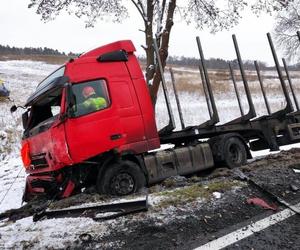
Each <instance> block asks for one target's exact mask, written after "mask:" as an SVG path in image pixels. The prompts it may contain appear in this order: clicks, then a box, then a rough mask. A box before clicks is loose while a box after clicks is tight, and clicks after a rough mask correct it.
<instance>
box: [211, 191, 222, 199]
mask: <svg viewBox="0 0 300 250" xmlns="http://www.w3.org/2000/svg"><path fill="white" fill-rule="evenodd" d="M212 194H213V196H214V197H215V198H216V199H220V198H221V196H222V195H221V193H220V192H213V193H212Z"/></svg>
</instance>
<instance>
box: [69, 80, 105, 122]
mask: <svg viewBox="0 0 300 250" xmlns="http://www.w3.org/2000/svg"><path fill="white" fill-rule="evenodd" d="M72 91H73V94H74V99H75V105H74V107H73V113H74V117H78V116H82V115H87V114H90V113H93V112H96V111H99V110H102V109H106V108H107V107H109V106H110V99H109V95H108V90H107V84H106V81H105V80H103V79H101V80H95V81H88V82H84V83H78V84H74V85H73V87H72Z"/></svg>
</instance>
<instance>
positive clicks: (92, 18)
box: [28, 0, 292, 105]
mask: <svg viewBox="0 0 300 250" xmlns="http://www.w3.org/2000/svg"><path fill="white" fill-rule="evenodd" d="M290 1H292V0H275V1H271V0H252V1H246V0H217V1H213V0H187V1H180V0H127V1H126V0H123V1H122V0H30V4H29V6H28V7H29V8H34V9H35V10H36V13H37V14H39V15H41V18H42V20H44V21H49V20H53V19H54V18H55V17H56V16H57V15H59V14H61V13H62V12H63V11H67V12H68V13H70V14H73V15H75V16H77V17H78V18H82V19H83V20H84V22H85V25H86V26H87V27H93V26H94V25H95V24H96V22H97V21H98V20H103V19H104V18H105V17H107V16H109V17H111V20H113V21H115V22H121V21H122V20H123V19H124V18H126V17H128V16H129V15H130V13H129V9H128V6H129V4H132V5H133V6H134V9H135V11H137V12H138V13H139V16H140V23H139V24H140V25H142V26H143V28H142V32H144V34H145V44H144V45H143V48H144V50H145V53H146V60H147V65H146V66H147V67H146V80H147V82H148V84H149V90H150V94H151V97H152V101H153V104H154V105H155V103H156V97H157V92H158V89H159V85H160V82H161V75H160V72H159V69H158V67H157V65H155V55H154V48H153V46H152V41H153V40H152V39H153V37H155V39H156V40H157V43H158V46H159V56H160V58H161V61H162V64H163V67H165V65H166V60H167V57H168V48H169V41H170V38H171V31H172V27H173V26H174V24H175V23H176V22H175V21H174V20H175V19H174V18H175V16H177V17H178V19H180V20H181V19H182V20H185V21H186V22H187V23H188V24H193V25H195V26H196V27H197V28H198V29H203V28H204V27H205V28H208V29H210V31H211V32H218V31H221V30H224V29H229V28H231V27H233V26H235V25H236V24H238V22H239V21H240V19H241V18H242V14H241V13H242V11H243V10H244V9H245V8H246V7H248V8H251V9H252V10H253V11H254V12H256V13H259V12H260V11H262V10H263V11H267V12H273V11H279V10H281V9H283V8H286V6H287V5H288V3H289V2H290ZM137 28H139V27H137Z"/></svg>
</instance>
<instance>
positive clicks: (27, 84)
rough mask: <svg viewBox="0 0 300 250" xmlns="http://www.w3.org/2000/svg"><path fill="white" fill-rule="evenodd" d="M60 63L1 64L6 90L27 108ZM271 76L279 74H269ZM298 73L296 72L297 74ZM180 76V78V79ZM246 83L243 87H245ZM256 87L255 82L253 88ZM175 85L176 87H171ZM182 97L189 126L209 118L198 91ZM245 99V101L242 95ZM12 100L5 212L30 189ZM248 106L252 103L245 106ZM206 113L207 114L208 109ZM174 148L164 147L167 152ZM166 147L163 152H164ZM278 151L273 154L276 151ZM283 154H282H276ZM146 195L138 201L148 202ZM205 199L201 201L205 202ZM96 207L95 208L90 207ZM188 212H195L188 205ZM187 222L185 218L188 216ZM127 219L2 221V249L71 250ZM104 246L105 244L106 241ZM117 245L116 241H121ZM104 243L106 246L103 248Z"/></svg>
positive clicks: (233, 105) (222, 102)
mask: <svg viewBox="0 0 300 250" xmlns="http://www.w3.org/2000/svg"><path fill="white" fill-rule="evenodd" d="M58 67H59V65H50V64H47V63H44V62H32V61H0V76H1V79H3V80H4V81H5V82H6V87H7V88H8V89H9V90H10V91H11V98H12V99H14V100H15V102H16V104H18V105H22V104H24V102H25V101H26V99H27V98H28V96H29V95H30V94H31V93H32V92H33V91H34V89H35V87H36V85H37V84H38V82H40V81H41V80H43V79H44V78H45V77H46V76H47V75H48V74H50V73H51V72H53V71H54V70H55V69H57V68H58ZM176 70H177V71H178V70H181V71H182V72H185V73H188V74H190V73H194V72H196V73H198V71H197V70H193V69H188V68H177V69H176ZM268 74H269V75H272V74H274V72H268ZM295 74H296V73H295ZM175 77H176V76H175ZM166 80H167V81H168V82H170V77H169V76H166ZM239 84H240V83H239ZM276 84H278V82H274V80H271V79H267V80H266V86H268V88H272V87H274V86H275V85H276ZM250 85H251V84H250ZM168 86H169V87H170V83H169V84H168ZM169 92H170V93H171V104H172V108H173V111H174V113H175V120H176V124H177V127H178V128H177V129H179V128H180V126H179V124H180V121H179V116H178V112H177V113H176V104H175V98H174V95H173V92H172V91H169ZM161 97H162V93H160V96H159V99H158V103H157V110H156V112H157V113H158V114H157V122H158V127H163V126H164V125H166V123H167V122H168V121H167V120H166V117H167V115H166V114H167V113H166V109H165V103H164V101H163V98H161ZM179 98H180V100H181V105H182V109H183V116H184V119H185V121H186V125H187V126H188V125H195V124H200V123H202V122H204V121H206V120H207V119H208V117H209V116H208V112H207V111H206V110H207V107H206V103H205V99H204V97H203V96H201V95H200V94H198V93H188V92H180V93H179ZM233 98H234V94H218V95H217V96H215V99H216V100H217V107H218V108H220V109H221V112H220V117H221V120H222V122H224V121H227V120H230V119H233V118H235V117H237V116H239V109H238V107H237V102H236V101H235V100H233ZM242 98H243V99H245V98H244V97H242ZM269 98H270V105H271V106H272V110H275V109H279V108H281V107H282V99H281V98H282V97H280V96H278V95H271V96H269ZM253 99H254V102H255V103H256V107H258V108H257V109H258V110H257V111H258V113H259V114H265V112H266V111H265V107H264V103H263V101H262V99H261V98H260V96H259V95H256V96H254V97H253ZM12 104H13V103H11V102H8V101H7V102H0V213H1V212H3V211H5V210H8V209H11V208H18V207H20V205H21V202H22V195H23V189H24V185H25V171H24V168H23V166H22V161H21V159H20V155H19V150H20V140H21V133H22V125H21V119H20V116H21V114H22V110H20V109H19V110H18V111H17V112H16V113H14V114H13V115H11V114H10V111H9V108H10V106H12ZM244 105H245V107H247V104H246V102H244ZM203 110H205V111H203ZM167 147H172V145H163V146H162V148H161V149H164V148H167ZM292 147H300V144H293V145H289V146H284V147H281V149H284V150H287V149H290V148H292ZM161 149H160V150H161ZM252 153H253V156H254V157H255V158H257V157H261V156H263V155H266V154H269V153H270V152H269V150H264V151H260V152H252ZM272 153H273V152H272ZM274 153H277V152H274ZM213 196H214V197H215V199H218V201H219V200H221V199H222V197H223V194H221V193H218V192H215V193H214V194H213ZM142 198H144V196H139V197H136V199H142ZM163 199H164V198H163V197H162V196H157V195H152V194H151V195H149V197H148V202H149V205H150V206H155V205H157V204H159V202H160V201H162V200H163ZM120 201H128V199H115V200H114V202H120ZM201 202H203V200H199V201H198V203H199V204H201ZM87 205H95V204H92V203H91V204H85V205H84V206H87ZM176 209H178V208H176V207H173V206H170V207H168V208H166V209H164V210H163V211H162V212H161V213H160V214H159V215H158V214H156V213H155V212H153V211H152V212H150V213H149V214H148V215H147V216H150V217H151V216H152V217H153V218H156V219H157V221H159V220H161V222H163V221H165V220H168V219H170V214H172V212H174V211H176ZM185 209H189V208H188V207H187V208H185ZM182 219H184V218H182ZM125 221H126V219H125V218H117V219H115V220H112V221H105V222H101V223H99V222H95V221H93V220H92V219H89V218H65V219H50V220H43V221H38V222H33V221H32V217H28V218H24V219H22V220H19V221H17V222H15V223H11V222H7V221H1V222H0V248H1V249H16V248H30V249H46V248H61V249H62V248H67V246H68V245H70V244H69V243H70V242H73V245H74V242H76V241H78V239H79V236H80V235H81V234H85V233H88V234H90V235H92V237H98V238H101V237H104V236H105V235H109V234H110V232H111V230H112V228H113V227H114V226H116V225H117V226H121V225H123V227H122V230H129V229H127V228H126V226H125V224H124V223H125ZM103 244H104V243H103ZM106 244H107V245H106V247H108V248H115V247H121V246H122V242H118V243H117V244H118V245H117V246H116V245H113V244H112V243H110V242H107V243H106ZM115 244H116V243H115ZM103 246H104V245H101V246H100V247H103Z"/></svg>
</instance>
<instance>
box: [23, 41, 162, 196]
mask: <svg viewBox="0 0 300 250" xmlns="http://www.w3.org/2000/svg"><path fill="white" fill-rule="evenodd" d="M134 51H135V48H134V45H133V44H132V42H131V41H118V42H115V43H111V44H108V45H105V46H103V47H99V48H97V49H94V50H92V51H89V52H87V53H85V54H82V55H81V56H79V57H78V58H76V59H71V60H69V62H67V63H66V64H65V65H63V66H62V67H60V68H59V69H57V70H56V71H55V72H53V73H52V74H51V75H49V76H48V77H47V78H46V79H45V80H43V81H42V82H41V83H40V84H39V85H38V86H37V89H36V91H35V92H34V93H33V94H32V95H31V96H30V97H29V99H28V100H27V102H26V105H25V106H26V107H28V110H27V112H25V113H24V114H23V125H24V129H25V131H24V134H23V141H22V150H21V151H22V159H23V162H24V166H25V168H26V172H27V173H28V174H29V175H28V177H27V182H26V189H25V195H24V200H25V201H28V200H30V199H31V198H32V197H33V196H35V195H37V194H47V195H48V196H49V197H51V198H53V197H56V196H59V197H66V196H69V195H70V194H71V193H72V192H74V191H76V190H77V189H79V188H81V187H82V185H81V184H82V183H95V182H96V183H98V184H97V188H98V189H99V190H100V191H101V192H107V191H108V192H110V193H114V194H127V193H131V192H134V191H136V190H137V189H138V188H140V187H141V186H142V185H145V182H146V179H147V178H146V177H147V176H146V171H145V170H143V167H142V165H143V164H139V158H138V155H139V154H142V153H144V152H147V151H149V150H153V149H156V148H159V147H160V140H159V136H158V132H157V128H156V123H155V116H154V111H153V106H152V102H151V99H150V95H149V93H148V87H147V84H146V82H145V80H144V77H143V73H142V71H141V68H140V66H139V64H138V61H137V58H136V57H135V55H134ZM87 89H89V90H92V92H93V98H95V100H96V98H101V100H102V102H103V103H104V105H102V106H101V107H96V108H95V107H86V105H85V104H84V102H85V101H86V97H85V96H84V91H85V90H87ZM120 158H122V164H117V162H118V161H119V159H120ZM127 159H130V161H129V160H127ZM108 163H109V164H108ZM135 163H136V164H135ZM108 165H110V167H109V168H108V167H106V166H108ZM121 165H122V166H121ZM120 166H121V167H120ZM120 168H121V169H127V172H126V171H125V172H124V171H119V172H120V174H119V175H114V179H113V180H110V182H106V181H105V180H106V179H111V178H108V175H113V174H112V173H111V172H115V171H116V169H120ZM142 175H145V176H144V177H143V176H142ZM135 179H139V180H135ZM100 183H101V184H100ZM112 185H114V187H112ZM85 186H86V185H85ZM109 190H110V191H109Z"/></svg>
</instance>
